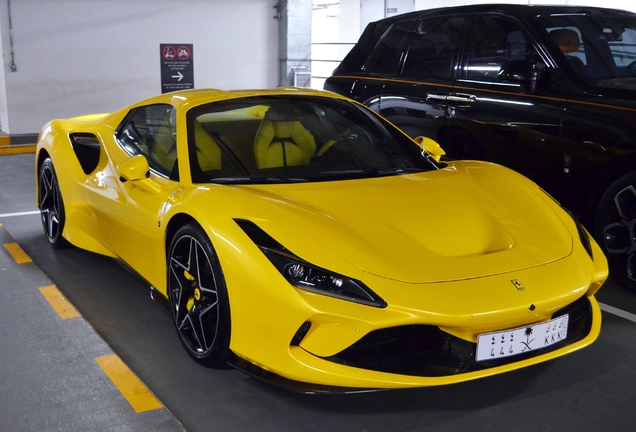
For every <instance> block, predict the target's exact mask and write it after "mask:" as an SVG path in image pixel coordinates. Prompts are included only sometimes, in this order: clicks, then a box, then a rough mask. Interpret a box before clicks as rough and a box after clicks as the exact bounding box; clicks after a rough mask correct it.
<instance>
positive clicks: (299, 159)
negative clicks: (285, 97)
mask: <svg viewBox="0 0 636 432" xmlns="http://www.w3.org/2000/svg"><path fill="white" fill-rule="evenodd" d="M270 110H271V108H270ZM269 113H270V112H269V111H268V113H267V114H266V115H265V118H264V119H263V122H262V123H261V126H260V128H259V129H258V132H257V133H256V138H255V139H254V156H255V158H256V166H257V167H258V168H259V169H262V168H275V167H284V166H296V165H306V164H308V163H309V160H310V159H311V158H312V157H313V156H315V154H316V140H315V139H314V136H313V135H312V134H311V132H309V131H308V130H307V129H306V128H305V127H304V126H303V125H302V123H301V122H300V121H278V120H274V119H273V117H274V116H273V115H270V116H268V114H269Z"/></svg>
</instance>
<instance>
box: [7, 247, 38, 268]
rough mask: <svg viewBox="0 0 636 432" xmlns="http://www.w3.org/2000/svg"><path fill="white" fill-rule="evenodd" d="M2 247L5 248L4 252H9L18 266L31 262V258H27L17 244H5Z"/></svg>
mask: <svg viewBox="0 0 636 432" xmlns="http://www.w3.org/2000/svg"><path fill="white" fill-rule="evenodd" d="M4 247H5V249H6V250H8V251H9V253H10V254H11V256H12V257H13V259H14V260H15V262H17V263H18V264H25V263H30V262H33V260H32V259H31V257H30V256H28V255H27V254H26V252H24V251H23V250H22V248H21V247H20V245H19V244H17V243H5V244H4Z"/></svg>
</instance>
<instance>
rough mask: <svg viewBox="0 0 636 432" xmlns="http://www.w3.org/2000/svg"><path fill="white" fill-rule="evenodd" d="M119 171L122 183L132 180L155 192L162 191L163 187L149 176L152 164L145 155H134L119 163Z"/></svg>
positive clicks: (146, 189) (137, 184) (150, 191)
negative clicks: (150, 164)
mask: <svg viewBox="0 0 636 432" xmlns="http://www.w3.org/2000/svg"><path fill="white" fill-rule="evenodd" d="M117 173H118V174H119V180H120V181H121V182H122V183H125V182H127V181H130V182H132V183H133V184H134V185H135V186H139V187H141V188H142V189H144V190H145V191H146V192H149V193H153V194H155V193H159V192H160V191H161V187H160V186H159V185H158V184H157V183H156V182H154V181H152V180H151V179H150V178H149V174H150V166H149V165H148V160H147V159H146V158H145V157H144V156H143V155H137V156H133V157H131V158H128V159H126V160H125V161H123V162H122V163H120V164H119V165H117Z"/></svg>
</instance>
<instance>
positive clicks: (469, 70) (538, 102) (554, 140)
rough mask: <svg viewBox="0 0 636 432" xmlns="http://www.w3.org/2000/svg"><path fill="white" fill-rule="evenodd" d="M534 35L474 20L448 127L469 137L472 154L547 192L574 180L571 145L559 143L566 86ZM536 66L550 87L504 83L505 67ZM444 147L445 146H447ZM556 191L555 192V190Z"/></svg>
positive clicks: (508, 20)
mask: <svg viewBox="0 0 636 432" xmlns="http://www.w3.org/2000/svg"><path fill="white" fill-rule="evenodd" d="M549 61H550V60H549V58H548V57H547V56H542V54H541V50H540V48H539V46H537V45H536V44H535V43H534V41H533V38H532V36H531V33H530V32H529V31H528V30H526V29H525V28H524V27H523V26H522V24H521V23H520V22H519V21H517V20H516V19H515V18H513V17H507V16H503V15H495V14H483V15H475V16H473V17H471V19H470V21H469V24H468V29H467V31H466V33H465V38H464V44H463V50H462V58H461V60H460V62H459V63H458V65H457V70H458V72H459V77H458V80H457V84H456V86H455V88H454V91H453V93H451V95H450V98H449V99H451V101H450V102H449V118H450V120H449V123H450V125H449V127H450V128H451V129H462V128H463V125H464V124H465V122H464V121H463V120H472V121H473V122H474V123H476V124H473V125H472V127H473V130H471V131H466V132H467V133H469V134H470V135H471V138H472V139H473V140H474V141H472V142H471V143H472V144H473V145H476V146H477V148H476V149H474V150H473V152H472V154H470V153H469V154H456V155H455V156H458V157H462V158H463V157H467V156H471V155H474V154H476V155H477V156H478V157H480V158H484V159H486V160H490V161H493V162H498V163H501V164H503V165H506V166H508V167H510V168H513V169H515V170H517V171H519V172H521V173H523V174H525V175H527V176H528V177H530V178H532V179H533V180H535V181H536V182H538V183H539V184H541V185H544V187H546V186H547V184H548V183H549V184H550V186H552V185H553V184H554V183H555V179H557V178H564V177H566V176H567V175H568V174H569V163H570V161H569V156H568V155H569V154H570V152H569V150H568V149H567V147H568V144H567V143H566V142H565V141H564V140H561V139H560V138H559V135H560V127H561V122H562V118H563V112H564V108H565V104H566V100H567V97H568V94H569V89H568V87H567V85H564V83H563V81H562V80H560V79H559V77H558V76H556V74H558V72H557V71H553V70H551V72H552V71H553V72H554V73H553V74H552V76H548V75H550V74H548V73H545V71H547V70H548V69H549ZM512 62H516V63H517V64H523V63H524V62H527V63H526V64H533V65H537V66H536V67H537V68H539V69H540V71H537V73H539V72H541V73H542V77H543V79H544V80H546V81H548V83H540V84H541V85H538V86H537V83H536V82H533V83H520V82H511V81H506V80H503V79H502V77H501V74H500V71H501V70H502V66H505V65H506V64H511V63H512ZM442 145H443V144H442ZM551 189H553V188H552V187H551Z"/></svg>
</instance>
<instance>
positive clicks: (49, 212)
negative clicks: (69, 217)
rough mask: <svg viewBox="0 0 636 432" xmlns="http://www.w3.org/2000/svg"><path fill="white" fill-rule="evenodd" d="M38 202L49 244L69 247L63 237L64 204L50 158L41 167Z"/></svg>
mask: <svg viewBox="0 0 636 432" xmlns="http://www.w3.org/2000/svg"><path fill="white" fill-rule="evenodd" d="M38 202H39V203H40V217H41V219H42V227H43V228H44V233H45V234H46V238H47V239H48V240H49V243H51V244H52V245H53V246H55V247H57V248H61V247H65V246H68V242H67V241H66V240H65V239H64V237H62V232H63V231H64V222H65V213H64V202H63V201H62V193H61V192H60V185H59V182H58V180H57V175H56V174H55V169H54V168H53V162H51V159H49V158H47V159H45V160H44V162H43V163H42V166H41V167H40V175H39V188H38Z"/></svg>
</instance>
